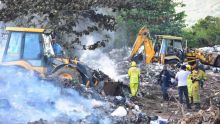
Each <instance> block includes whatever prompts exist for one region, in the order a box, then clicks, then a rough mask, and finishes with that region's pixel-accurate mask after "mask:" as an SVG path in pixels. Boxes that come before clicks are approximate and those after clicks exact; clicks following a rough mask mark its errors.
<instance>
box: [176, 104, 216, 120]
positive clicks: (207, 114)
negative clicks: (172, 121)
mask: <svg viewBox="0 0 220 124" xmlns="http://www.w3.org/2000/svg"><path fill="white" fill-rule="evenodd" d="M202 123H207V124H219V123H220V110H219V108H218V107H216V106H211V107H210V108H209V109H207V110H200V111H199V112H198V113H195V114H188V115H185V117H184V118H182V119H181V120H180V121H179V122H178V124H202Z"/></svg>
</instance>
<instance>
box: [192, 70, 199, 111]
mask: <svg viewBox="0 0 220 124" xmlns="http://www.w3.org/2000/svg"><path fill="white" fill-rule="evenodd" d="M199 81H200V75H199V70H198V68H195V69H194V70H193V72H192V97H193V103H194V104H195V106H196V107H195V108H196V109H200V95H199V87H200V86H199Z"/></svg>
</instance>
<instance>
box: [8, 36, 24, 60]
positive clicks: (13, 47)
mask: <svg viewBox="0 0 220 124" xmlns="http://www.w3.org/2000/svg"><path fill="white" fill-rule="evenodd" d="M22 35H23V33H22V32H12V33H11V35H10V41H9V44H8V50H7V52H6V56H5V60H6V61H13V60H18V59H20V55H21V42H22Z"/></svg>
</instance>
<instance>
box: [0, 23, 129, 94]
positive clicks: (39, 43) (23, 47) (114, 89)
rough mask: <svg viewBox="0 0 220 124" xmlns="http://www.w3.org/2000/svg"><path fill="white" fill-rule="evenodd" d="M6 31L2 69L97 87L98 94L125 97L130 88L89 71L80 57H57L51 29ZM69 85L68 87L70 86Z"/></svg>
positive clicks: (96, 72)
mask: <svg viewBox="0 0 220 124" xmlns="http://www.w3.org/2000/svg"><path fill="white" fill-rule="evenodd" d="M6 31H8V32H9V35H8V40H7V42H6V45H5V47H4V53H3V56H2V57H0V58H2V59H1V61H0V69H1V68H3V69H8V67H11V66H17V67H19V68H23V69H25V70H32V71H34V72H37V73H38V74H39V75H40V77H42V78H43V79H51V78H52V79H57V78H58V79H62V80H63V79H64V80H69V81H70V82H71V83H76V84H81V83H82V84H84V85H86V87H95V89H97V91H98V92H99V91H100V92H101V93H104V94H105V95H113V96H117V95H124V93H123V90H124V89H125V88H126V89H128V88H127V86H125V85H123V83H122V82H120V81H117V82H116V81H114V80H112V79H111V78H110V77H108V75H106V74H104V73H103V72H102V71H99V70H93V69H91V68H89V67H88V66H87V65H85V64H83V62H80V61H78V60H77V58H74V59H72V58H69V57H64V56H67V55H56V54H55V48H54V47H53V46H52V45H53V42H54V41H53V38H52V37H53V31H52V30H49V29H41V28H21V27H6ZM1 47H2V46H1ZM61 82H62V81H61ZM64 83H66V82H65V81H64ZM63 85H65V84H63ZM67 85H68V86H66V87H69V86H70V87H71V85H69V84H67Z"/></svg>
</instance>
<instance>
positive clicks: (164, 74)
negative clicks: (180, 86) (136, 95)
mask: <svg viewBox="0 0 220 124" xmlns="http://www.w3.org/2000/svg"><path fill="white" fill-rule="evenodd" d="M159 82H160V85H161V90H162V93H163V100H165V101H168V100H169V95H168V88H169V86H170V82H171V75H170V73H169V70H167V65H164V66H163V70H162V71H161V72H160V75H159Z"/></svg>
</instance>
